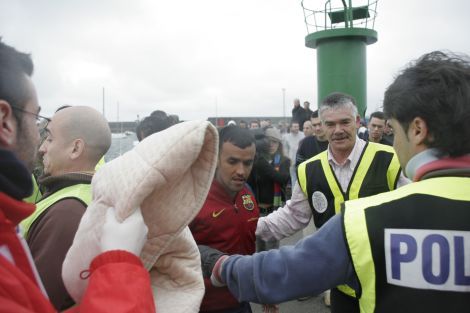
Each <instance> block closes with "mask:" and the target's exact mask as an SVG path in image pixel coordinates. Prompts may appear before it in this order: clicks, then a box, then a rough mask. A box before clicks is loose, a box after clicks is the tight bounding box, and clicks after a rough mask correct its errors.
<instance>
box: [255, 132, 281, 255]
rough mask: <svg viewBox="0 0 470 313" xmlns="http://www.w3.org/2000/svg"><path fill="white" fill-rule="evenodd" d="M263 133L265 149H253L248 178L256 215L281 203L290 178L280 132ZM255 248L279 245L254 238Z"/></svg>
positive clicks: (264, 213)
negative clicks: (254, 156) (255, 154)
mask: <svg viewBox="0 0 470 313" xmlns="http://www.w3.org/2000/svg"><path fill="white" fill-rule="evenodd" d="M265 136H266V139H267V141H268V144H269V149H268V151H257V158H256V161H255V164H254V166H253V170H252V171H251V175H250V178H249V180H248V184H249V185H250V186H251V187H252V189H253V192H254V194H255V197H256V200H257V201H258V206H259V210H260V216H267V215H269V214H270V213H272V212H273V211H274V210H275V209H277V208H278V207H281V206H282V205H283V203H284V202H285V201H286V186H287V184H288V183H289V179H290V174H289V168H290V160H289V159H288V158H286V157H285V156H284V154H283V151H282V138H281V133H280V131H279V130H278V129H276V128H272V127H270V128H268V129H266V131H265ZM256 248H257V249H256V250H257V251H265V250H270V249H275V248H279V241H278V240H267V241H264V240H261V239H256Z"/></svg>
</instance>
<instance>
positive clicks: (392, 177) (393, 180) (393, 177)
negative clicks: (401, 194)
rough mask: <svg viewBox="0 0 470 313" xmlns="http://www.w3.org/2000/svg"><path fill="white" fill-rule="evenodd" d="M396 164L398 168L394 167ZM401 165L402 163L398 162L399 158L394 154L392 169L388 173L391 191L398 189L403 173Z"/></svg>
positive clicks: (391, 163)
mask: <svg viewBox="0 0 470 313" xmlns="http://www.w3.org/2000/svg"><path fill="white" fill-rule="evenodd" d="M394 164H396V166H393V165H394ZM399 164H400V162H399V161H398V157H397V155H396V154H395V153H394V154H393V158H392V162H390V167H389V169H388V171H387V181H388V188H390V190H395V189H397V183H398V179H399V176H400V173H401V167H400V166H399Z"/></svg>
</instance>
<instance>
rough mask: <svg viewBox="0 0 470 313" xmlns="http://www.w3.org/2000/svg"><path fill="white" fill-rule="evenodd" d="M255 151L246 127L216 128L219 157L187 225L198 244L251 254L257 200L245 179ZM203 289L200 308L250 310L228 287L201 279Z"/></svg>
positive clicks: (220, 312)
mask: <svg viewBox="0 0 470 313" xmlns="http://www.w3.org/2000/svg"><path fill="white" fill-rule="evenodd" d="M255 154H256V147H255V138H254V137H253V135H252V134H251V133H250V131H249V130H247V129H242V128H240V127H238V126H233V125H232V126H227V127H224V128H223V129H221V130H220V132H219V160H218V163H217V170H216V174H215V177H214V180H213V182H212V186H211V189H210V191H209V194H208V196H207V199H206V202H205V203H204V206H203V207H202V209H201V211H200V212H199V214H198V215H197V216H196V218H195V219H194V220H193V222H192V223H191V224H190V225H189V228H190V229H191V232H192V233H193V236H194V239H195V240H196V242H197V244H199V245H206V246H210V247H212V248H215V249H218V250H220V251H223V252H225V253H228V254H233V253H237V254H245V255H246V254H253V253H254V252H255V251H256V247H255V240H256V237H255V230H256V223H257V221H258V217H259V209H258V204H257V203H256V200H255V197H254V195H253V193H252V192H251V190H250V189H249V187H248V186H247V185H246V180H247V179H248V176H250V172H251V168H252V167H253V161H254V158H255ZM204 284H205V287H206V293H205V295H204V299H203V300H202V304H201V311H200V312H211V313H250V312H252V311H251V307H250V304H249V303H247V302H241V303H240V302H238V301H237V300H236V299H235V298H234V297H233V296H232V295H231V294H230V292H229V291H228V289H227V288H215V287H214V286H212V284H211V283H210V280H209V279H204Z"/></svg>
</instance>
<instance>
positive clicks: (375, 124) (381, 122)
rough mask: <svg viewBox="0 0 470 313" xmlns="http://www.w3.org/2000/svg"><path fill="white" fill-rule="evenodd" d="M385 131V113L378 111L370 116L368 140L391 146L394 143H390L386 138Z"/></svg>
mask: <svg viewBox="0 0 470 313" xmlns="http://www.w3.org/2000/svg"><path fill="white" fill-rule="evenodd" d="M384 129H385V116H384V114H383V112H380V111H376V112H374V113H372V114H371V115H370V118H369V123H368V124H367V134H368V136H367V135H366V137H368V138H366V139H368V140H369V141H371V142H375V143H381V144H383V145H389V146H391V145H392V144H393V142H389V141H388V140H386V139H385V138H384Z"/></svg>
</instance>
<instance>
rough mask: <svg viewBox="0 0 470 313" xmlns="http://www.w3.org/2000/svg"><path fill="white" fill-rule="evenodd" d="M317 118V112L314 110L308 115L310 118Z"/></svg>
mask: <svg viewBox="0 0 470 313" xmlns="http://www.w3.org/2000/svg"><path fill="white" fill-rule="evenodd" d="M317 117H318V110H315V111H313V112H312V114H311V115H310V118H317Z"/></svg>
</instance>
